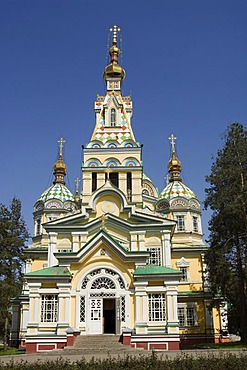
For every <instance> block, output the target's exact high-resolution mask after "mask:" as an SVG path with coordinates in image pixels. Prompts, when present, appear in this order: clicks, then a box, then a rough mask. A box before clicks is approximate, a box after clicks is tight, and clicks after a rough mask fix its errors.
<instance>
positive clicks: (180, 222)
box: [176, 215, 185, 231]
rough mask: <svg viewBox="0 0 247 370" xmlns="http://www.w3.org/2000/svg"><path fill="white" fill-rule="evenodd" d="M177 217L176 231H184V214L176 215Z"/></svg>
mask: <svg viewBox="0 0 247 370" xmlns="http://www.w3.org/2000/svg"><path fill="white" fill-rule="evenodd" d="M176 217H177V231H185V222H184V216H181V215H179V216H176Z"/></svg>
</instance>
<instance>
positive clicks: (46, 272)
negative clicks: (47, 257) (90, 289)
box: [25, 266, 71, 276]
mask: <svg viewBox="0 0 247 370" xmlns="http://www.w3.org/2000/svg"><path fill="white" fill-rule="evenodd" d="M25 276H71V273H70V272H69V270H68V268H67V267H59V266H52V267H47V268H44V269H42V270H37V271H33V272H29V273H27V274H25Z"/></svg>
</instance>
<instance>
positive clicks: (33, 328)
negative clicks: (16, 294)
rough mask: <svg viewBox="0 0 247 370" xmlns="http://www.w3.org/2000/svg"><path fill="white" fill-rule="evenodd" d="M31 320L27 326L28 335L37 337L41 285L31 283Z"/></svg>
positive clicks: (29, 319)
mask: <svg viewBox="0 0 247 370" xmlns="http://www.w3.org/2000/svg"><path fill="white" fill-rule="evenodd" d="M28 286H29V289H30V293H29V318H28V324H27V334H29V335H37V333H38V327H39V322H40V306H41V304H40V294H39V288H40V287H41V283H29V284H28Z"/></svg>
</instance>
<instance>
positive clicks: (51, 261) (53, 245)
mask: <svg viewBox="0 0 247 370" xmlns="http://www.w3.org/2000/svg"><path fill="white" fill-rule="evenodd" d="M56 249H57V233H54V232H50V233H49V245H48V267H51V266H56V265H57V263H58V261H57V259H56V258H55V256H54V252H55V251H56Z"/></svg>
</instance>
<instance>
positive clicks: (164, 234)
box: [11, 26, 224, 352]
mask: <svg viewBox="0 0 247 370" xmlns="http://www.w3.org/2000/svg"><path fill="white" fill-rule="evenodd" d="M110 31H111V38H112V46H111V48H110V50H109V53H110V58H111V60H110V63H109V65H107V66H106V67H105V70H104V74H103V76H104V80H105V83H106V92H105V94H104V95H102V96H99V95H97V98H96V101H95V104H94V110H95V127H94V129H93V126H92V129H93V133H92V137H91V140H90V142H89V144H87V145H85V147H84V159H83V165H82V182H83V190H82V191H81V193H80V194H79V190H78V189H79V182H78V181H79V179H78V181H77V188H76V194H75V195H74V194H72V193H71V191H70V190H69V189H68V188H67V187H66V184H65V176H66V171H67V168H66V164H65V163H64V160H63V145H64V140H63V139H60V140H59V157H58V160H57V162H56V163H55V164H54V181H53V185H52V186H51V187H49V188H48V189H47V190H46V191H45V192H43V194H41V195H40V197H39V198H38V200H37V201H36V203H35V205H34V212H33V217H34V235H33V243H32V245H31V246H30V247H29V248H28V249H27V255H28V256H30V255H31V256H32V259H28V260H27V261H26V267H25V278H26V283H25V286H24V288H23V292H22V295H21V296H20V297H18V298H17V299H15V301H14V304H13V320H12V321H13V327H12V333H11V339H12V340H18V339H19V340H20V341H21V344H22V346H24V347H25V348H26V350H27V352H36V351H42V350H52V349H56V348H62V347H64V346H66V345H68V343H71V341H69V339H70V340H71V337H72V338H73V337H74V336H75V335H83V336H85V335H95V334H102V336H104V335H106V334H116V335H119V336H120V335H122V338H123V344H128V345H130V346H132V347H143V348H144V349H152V348H157V349H163V350H174V349H179V345H180V343H182V344H185V343H188V344H191V343H198V342H206V341H217V340H218V339H219V335H220V331H221V330H222V329H224V322H223V319H222V312H221V309H212V308H211V296H210V293H209V291H208V288H207V279H206V273H205V263H204V254H205V251H206V250H207V247H206V245H205V244H204V243H203V241H202V225H201V210H200V203H199V201H198V199H197V197H196V195H195V194H194V193H193V191H192V190H191V189H189V188H188V187H187V186H186V185H185V184H184V183H183V182H182V179H181V162H180V160H179V159H178V157H177V155H176V150H175V139H176V138H175V137H174V135H171V137H170V138H169V139H170V141H171V158H170V160H169V162H168V172H169V180H168V184H167V186H166V187H165V188H164V189H163V190H162V191H161V193H158V191H157V189H156V187H155V185H154V184H153V182H152V181H151V180H150V178H149V177H148V176H147V175H146V174H145V172H144V168H143V164H142V155H141V152H142V147H141V145H140V144H139V143H138V142H137V141H136V139H135V136H134V133H133V131H132V127H131V117H132V100H131V96H122V93H121V86H122V83H123V80H124V78H125V71H124V69H123V68H122V67H121V65H120V64H119V62H118V57H119V54H120V49H119V47H118V45H117V39H118V34H119V31H120V29H119V28H118V26H113V28H111V29H110ZM72 342H73V340H72Z"/></svg>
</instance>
